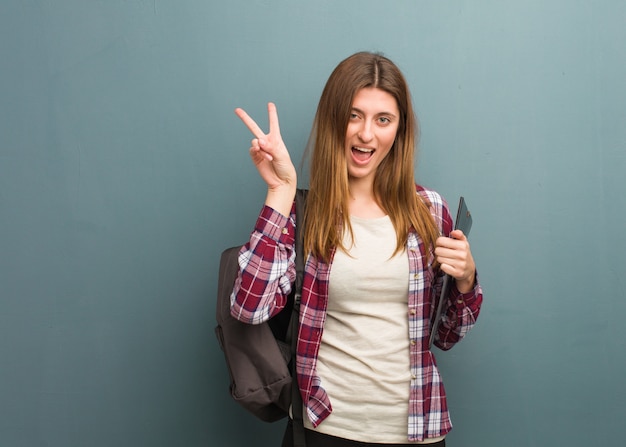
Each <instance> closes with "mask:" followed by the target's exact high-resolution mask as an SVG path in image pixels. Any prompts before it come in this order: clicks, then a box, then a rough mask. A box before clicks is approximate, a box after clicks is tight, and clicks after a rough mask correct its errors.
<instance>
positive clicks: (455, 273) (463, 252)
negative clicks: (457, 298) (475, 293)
mask: <svg viewBox="0 0 626 447" xmlns="http://www.w3.org/2000/svg"><path fill="white" fill-rule="evenodd" d="M435 256H436V257H437V261H438V262H439V264H440V265H441V270H443V271H444V273H447V274H448V275H450V276H452V277H453V278H454V279H456V286H457V289H459V292H461V293H467V292H469V291H470V290H472V289H473V288H474V282H475V279H476V265H475V264H474V258H473V257H472V251H471V250H470V245H469V242H468V241H467V237H465V235H464V234H463V232H462V231H461V230H454V231H452V232H451V233H450V237H444V236H441V237H439V238H437V241H436V247H435Z"/></svg>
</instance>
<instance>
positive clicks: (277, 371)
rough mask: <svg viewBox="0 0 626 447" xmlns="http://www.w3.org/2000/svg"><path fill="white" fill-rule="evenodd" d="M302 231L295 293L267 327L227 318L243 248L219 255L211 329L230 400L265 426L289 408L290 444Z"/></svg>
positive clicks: (297, 409)
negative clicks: (221, 357)
mask: <svg viewBox="0 0 626 447" xmlns="http://www.w3.org/2000/svg"><path fill="white" fill-rule="evenodd" d="M306 193H307V191H306V190H302V189H298V190H297V193H296V213H297V215H298V216H303V215H304V206H305V199H306ZM300 227H301V225H296V281H295V284H294V287H293V290H292V292H291V294H290V295H289V298H288V302H287V306H286V307H285V309H283V311H282V312H280V313H279V314H278V315H276V316H274V317H273V318H271V319H270V320H269V321H268V322H266V323H262V324H256V325H252V324H247V323H242V322H240V321H238V320H236V319H235V318H233V317H232V316H231V315H230V295H231V293H232V291H233V285H234V283H235V279H236V277H237V273H238V271H239V265H238V261H237V257H238V253H239V250H240V248H241V247H231V248H228V249H226V250H224V252H222V256H221V259H220V271H219V278H218V285H217V308H216V319H217V327H216V328H215V333H216V335H217V339H218V341H219V344H220V347H221V348H222V351H223V352H224V357H225V359H226V365H227V366H228V372H229V375H230V394H231V396H232V397H233V399H235V401H237V402H238V403H239V404H240V405H242V406H243V407H244V408H245V409H246V410H248V411H249V412H251V413H252V414H254V415H255V416H256V417H258V418H259V419H261V420H263V421H265V422H274V421H277V420H279V419H282V418H284V417H286V416H287V415H288V414H289V407H290V405H291V404H292V403H293V411H292V412H293V418H294V422H296V423H294V436H296V438H294V439H299V437H298V435H296V434H295V430H296V426H299V427H301V426H302V411H301V410H302V400H301V397H300V392H299V389H298V385H297V381H296V380H295V379H294V380H292V375H293V376H294V377H295V350H296V346H295V345H296V341H297V334H298V315H299V311H300V293H301V290H302V277H303V271H304V256H303V255H302V251H303V250H302V235H301V233H300V231H299V230H300ZM292 340H293V343H292ZM292 359H294V360H293V361H292ZM298 422H299V423H298ZM302 436H303V432H302ZM302 439H303V438H302Z"/></svg>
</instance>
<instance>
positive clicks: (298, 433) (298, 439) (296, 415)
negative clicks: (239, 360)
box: [289, 189, 308, 447]
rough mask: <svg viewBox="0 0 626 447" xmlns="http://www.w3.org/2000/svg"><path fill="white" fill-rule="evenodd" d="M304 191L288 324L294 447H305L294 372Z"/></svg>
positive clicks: (298, 211)
mask: <svg viewBox="0 0 626 447" xmlns="http://www.w3.org/2000/svg"><path fill="white" fill-rule="evenodd" d="M307 193H308V191H307V190H306V189H298V190H297V191H296V216H297V217H296V219H297V222H296V241H295V242H296V281H295V293H294V298H293V311H292V314H291V320H290V322H289V326H290V330H289V333H290V334H291V340H289V341H290V344H291V386H292V390H291V411H292V413H293V443H294V444H293V445H294V447H305V446H306V442H305V439H304V419H303V415H302V396H301V395H300V387H299V386H298V376H297V372H296V352H297V345H298V329H299V327H300V324H299V323H300V298H301V297H302V281H303V278H304V264H305V255H304V248H303V245H304V235H303V231H302V227H303V225H302V223H303V221H304V207H305V201H306V195H307Z"/></svg>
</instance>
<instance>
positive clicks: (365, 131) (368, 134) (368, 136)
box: [358, 122, 374, 142]
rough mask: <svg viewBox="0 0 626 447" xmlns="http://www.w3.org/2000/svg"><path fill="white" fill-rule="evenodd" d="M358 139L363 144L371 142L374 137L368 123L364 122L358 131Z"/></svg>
mask: <svg viewBox="0 0 626 447" xmlns="http://www.w3.org/2000/svg"><path fill="white" fill-rule="evenodd" d="M358 137H359V139H360V140H361V141H363V142H368V141H371V140H372V138H373V137H374V133H373V132H372V126H371V124H369V123H368V122H364V123H363V125H362V126H361V129H359V132H358Z"/></svg>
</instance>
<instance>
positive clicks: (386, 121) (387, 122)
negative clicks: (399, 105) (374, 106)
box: [378, 116, 391, 124]
mask: <svg viewBox="0 0 626 447" xmlns="http://www.w3.org/2000/svg"><path fill="white" fill-rule="evenodd" d="M378 121H379V122H380V123H381V124H389V123H390V122H391V120H390V119H389V118H387V117H386V116H381V117H380V118H378Z"/></svg>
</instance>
